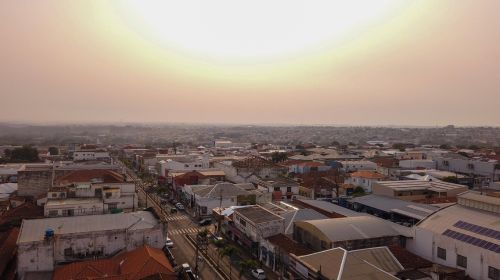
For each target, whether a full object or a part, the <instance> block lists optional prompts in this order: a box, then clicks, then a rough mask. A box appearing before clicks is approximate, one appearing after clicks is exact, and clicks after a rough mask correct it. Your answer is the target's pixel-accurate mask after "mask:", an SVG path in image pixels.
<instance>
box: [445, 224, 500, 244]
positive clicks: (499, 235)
mask: <svg viewBox="0 0 500 280" xmlns="http://www.w3.org/2000/svg"><path fill="white" fill-rule="evenodd" d="M453 226H454V227H457V228H461V229H465V230H467V231H470V232H474V233H477V234H479V235H483V236H487V237H491V238H494V239H496V240H500V231H498V230H494V229H490V228H486V227H482V226H478V225H475V224H471V223H467V222H464V221H458V222H456V223H455V224H454V225H453Z"/></svg>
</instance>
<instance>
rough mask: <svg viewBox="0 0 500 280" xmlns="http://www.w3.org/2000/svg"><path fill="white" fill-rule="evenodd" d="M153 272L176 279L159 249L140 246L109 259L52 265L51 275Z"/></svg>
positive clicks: (130, 279) (58, 279) (130, 277)
mask: <svg viewBox="0 0 500 280" xmlns="http://www.w3.org/2000/svg"><path fill="white" fill-rule="evenodd" d="M157 274H160V275H162V277H163V279H177V278H176V275H175V272H174V269H173V267H172V265H171V264H170V262H169V261H168V259H167V257H166V256H165V254H164V253H163V251H162V250H160V249H156V248H152V247H149V246H143V247H140V248H137V249H135V250H133V251H130V252H125V253H122V254H120V255H118V256H116V257H114V258H112V259H106V260H93V261H83V262H76V263H72V264H68V265H65V266H62V267H59V268H56V270H55V272H54V277H53V279H54V280H63V279H64V280H66V279H68V280H70V279H74V280H77V279H82V280H83V279H85V280H92V279H106V280H112V279H127V280H135V279H143V278H145V277H148V276H152V275H157ZM165 276H166V277H170V278H165Z"/></svg>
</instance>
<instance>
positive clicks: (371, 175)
mask: <svg viewBox="0 0 500 280" xmlns="http://www.w3.org/2000/svg"><path fill="white" fill-rule="evenodd" d="M351 177H360V178H365V179H384V178H386V177H385V176H384V175H382V174H380V173H378V172H375V171H357V172H353V173H351Z"/></svg>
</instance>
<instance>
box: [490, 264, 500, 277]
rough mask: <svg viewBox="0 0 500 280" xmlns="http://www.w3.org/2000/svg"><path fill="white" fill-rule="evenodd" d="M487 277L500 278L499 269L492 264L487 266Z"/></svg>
mask: <svg viewBox="0 0 500 280" xmlns="http://www.w3.org/2000/svg"><path fill="white" fill-rule="evenodd" d="M488 278H490V279H493V280H500V270H499V269H497V268H494V267H493V266H488Z"/></svg>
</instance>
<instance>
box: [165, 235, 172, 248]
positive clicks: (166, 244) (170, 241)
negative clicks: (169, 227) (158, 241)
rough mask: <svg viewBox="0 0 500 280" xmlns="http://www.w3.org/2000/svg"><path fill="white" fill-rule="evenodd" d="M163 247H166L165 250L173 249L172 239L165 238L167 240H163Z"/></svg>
mask: <svg viewBox="0 0 500 280" xmlns="http://www.w3.org/2000/svg"><path fill="white" fill-rule="evenodd" d="M165 246H167V248H172V247H174V242H173V241H172V239H170V238H169V237H167V240H165Z"/></svg>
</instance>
